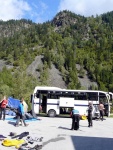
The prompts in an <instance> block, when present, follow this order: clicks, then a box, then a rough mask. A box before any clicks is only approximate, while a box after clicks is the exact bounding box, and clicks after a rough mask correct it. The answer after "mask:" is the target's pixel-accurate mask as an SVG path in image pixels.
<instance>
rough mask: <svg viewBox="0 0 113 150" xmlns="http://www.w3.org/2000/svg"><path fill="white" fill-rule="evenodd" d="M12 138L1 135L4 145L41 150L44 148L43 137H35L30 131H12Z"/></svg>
mask: <svg viewBox="0 0 113 150" xmlns="http://www.w3.org/2000/svg"><path fill="white" fill-rule="evenodd" d="M9 136H10V137H11V138H10V139H9V138H7V137H5V136H3V135H0V140H1V141H2V143H1V144H2V145H3V146H6V147H11V146H15V148H16V149H18V150H40V149H42V140H43V137H35V136H34V135H32V136H31V135H29V132H23V133H21V134H19V135H17V134H16V133H15V132H10V134H9Z"/></svg>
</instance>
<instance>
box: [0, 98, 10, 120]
mask: <svg viewBox="0 0 113 150" xmlns="http://www.w3.org/2000/svg"><path fill="white" fill-rule="evenodd" d="M7 104H8V100H7V98H6V96H4V98H3V99H2V100H1V102H0V120H1V119H2V115H3V120H5V112H6V106H7Z"/></svg>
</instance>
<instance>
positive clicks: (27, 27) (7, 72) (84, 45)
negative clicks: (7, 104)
mask: <svg viewBox="0 0 113 150" xmlns="http://www.w3.org/2000/svg"><path fill="white" fill-rule="evenodd" d="M112 40H113V12H108V13H106V14H102V15H100V16H96V17H93V16H92V17H84V16H80V15H76V14H74V13H72V12H70V11H63V12H59V13H58V14H57V15H56V16H55V17H54V18H53V20H51V21H48V22H45V23H43V24H36V23H33V22H32V21H30V20H25V19H21V20H10V21H6V22H4V21H0V60H1V61H2V62H5V65H4V63H3V65H2V67H1V68H2V70H1V72H0V85H1V88H0V96H2V95H4V94H6V95H8V96H13V97H16V98H20V97H21V96H24V97H25V98H26V99H27V100H29V99H30V94H31V93H32V92H33V89H34V87H35V86H37V85H49V86H59V87H62V88H70V89H87V88H88V89H99V90H105V91H112V89H113V42H112ZM33 62H34V63H33ZM3 66H4V67H3ZM78 66H79V69H78ZM86 77H87V78H88V79H89V80H90V81H91V82H92V84H91V83H90V84H89V83H87V79H86ZM83 79H86V80H83ZM54 81H55V82H54ZM83 83H85V84H83ZM93 83H94V84H93Z"/></svg>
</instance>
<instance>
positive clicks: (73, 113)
mask: <svg viewBox="0 0 113 150" xmlns="http://www.w3.org/2000/svg"><path fill="white" fill-rule="evenodd" d="M71 117H72V127H71V130H78V129H79V121H80V116H79V111H78V110H77V109H74V108H73V109H72V111H71Z"/></svg>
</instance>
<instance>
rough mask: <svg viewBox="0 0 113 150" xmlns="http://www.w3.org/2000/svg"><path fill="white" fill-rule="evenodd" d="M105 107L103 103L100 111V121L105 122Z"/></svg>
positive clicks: (100, 105)
mask: <svg viewBox="0 0 113 150" xmlns="http://www.w3.org/2000/svg"><path fill="white" fill-rule="evenodd" d="M104 109H105V108H104V105H103V103H102V102H100V104H99V111H100V119H101V120H102V121H103V116H104Z"/></svg>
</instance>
